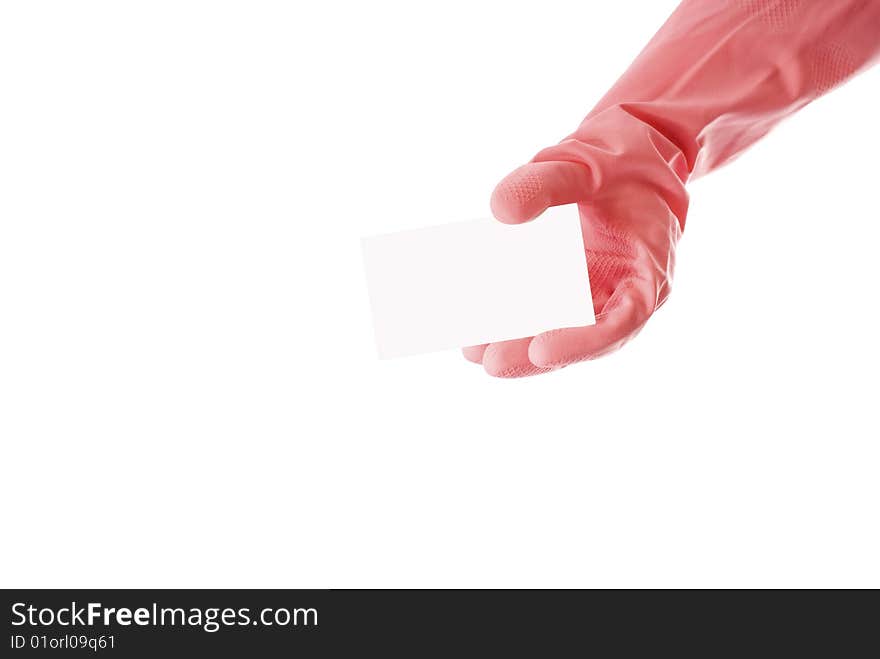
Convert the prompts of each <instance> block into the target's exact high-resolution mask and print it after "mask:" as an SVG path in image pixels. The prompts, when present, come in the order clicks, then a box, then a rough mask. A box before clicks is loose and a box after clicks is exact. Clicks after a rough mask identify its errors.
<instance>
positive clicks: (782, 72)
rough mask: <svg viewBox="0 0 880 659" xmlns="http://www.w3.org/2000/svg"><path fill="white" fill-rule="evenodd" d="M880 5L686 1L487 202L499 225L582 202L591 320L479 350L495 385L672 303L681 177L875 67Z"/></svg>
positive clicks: (613, 338) (472, 353)
mask: <svg viewBox="0 0 880 659" xmlns="http://www.w3.org/2000/svg"><path fill="white" fill-rule="evenodd" d="M878 53H880V0H685V1H684V2H682V3H681V5H679V7H678V8H677V9H676V10H675V12H674V13H673V14H672V16H671V17H670V18H669V20H668V21H667V22H666V23H665V24H664V25H663V27H662V28H661V29H660V31H659V32H658V33H657V34H656V35H655V36H654V38H653V39H652V40H651V41H650V43H649V44H648V46H647V47H646V48H645V49H644V50H643V51H642V53H641V54H640V55H639V56H638V57H637V58H636V60H635V62H633V64H632V66H631V67H630V68H629V70H628V71H627V72H626V74H624V76H623V77H622V78H621V79H620V80H619V81H618V82H617V84H615V86H614V87H613V88H612V89H611V90H610V91H609V92H608V94H607V95H606V96H605V97H604V98H603V99H602V100H601V101H600V102H599V104H598V105H597V106H596V108H595V109H593V111H592V112H590V114H589V115H588V116H587V118H586V119H584V121H583V123H581V125H580V127H579V128H578V129H577V131H575V132H574V133H573V134H572V135H571V136H569V137H568V138H566V139H565V140H563V141H562V142H560V143H559V144H557V145H556V146H553V147H550V148H548V149H545V150H543V151H541V152H540V153H538V155H536V156H535V157H534V158H533V159H532V161H531V162H530V163H528V164H527V165H524V166H522V167H520V168H518V169H516V170H514V171H513V172H512V173H511V174H510V175H508V176H507V177H506V178H505V179H504V180H502V181H501V183H499V184H498V187H497V188H496V189H495V191H494V193H493V194H492V202H491V203H492V212H493V213H494V214H495V216H496V217H497V218H498V219H499V220H501V221H502V222H506V223H510V224H517V223H520V222H528V221H529V220H532V219H534V218H535V217H537V216H538V215H540V214H541V213H542V212H543V211H544V210H546V209H547V207H549V206H555V205H559V204H568V203H575V202H576V203H578V207H579V209H580V216H581V224H582V226H583V234H584V249H585V250H586V254H587V263H588V267H589V274H590V283H591V285H592V290H593V304H594V308H595V310H596V324H595V325H593V326H590V327H576V328H564V329H558V330H553V331H550V332H545V333H543V334H539V335H538V336H536V337H528V338H523V339H516V340H513V341H503V342H499V343H492V344H489V345H488V346H486V345H483V346H473V347H470V348H465V349H464V355H465V357H466V358H467V359H469V360H471V361H474V362H477V363H482V364H483V366H484V367H485V369H486V371H487V372H489V373H490V374H491V375H495V376H499V377H521V376H526V375H535V374H538V373H544V372H547V371H549V370H552V369H554V368H559V367H562V366H565V365H567V364H571V363H574V362H578V361H583V360H586V359H594V358H596V357H600V356H602V355H604V354H607V353H609V352H611V351H613V350H616V349H618V348H620V347H621V346H622V345H623V344H625V343H626V342H627V341H628V340H629V339H631V338H632V337H633V336H635V335H636V334H637V333H638V332H639V330H640V329H641V328H642V326H643V325H644V324H645V322H646V321H647V320H648V318H649V317H650V316H651V314H652V313H654V311H655V310H656V309H657V308H658V307H659V306H660V305H661V304H663V302H664V301H665V300H666V298H667V297H668V296H669V291H670V283H671V280H672V271H673V265H674V262H675V246H676V244H677V242H678V239H679V237H680V236H681V232H682V229H683V228H684V223H685V216H686V214H687V208H688V195H687V191H686V190H685V183H686V182H687V181H688V180H689V178H691V177H693V176H698V175H701V174H705V173H707V172H709V171H711V170H713V169H715V168H717V167H719V166H720V165H722V164H724V163H726V162H728V161H730V160H731V159H732V158H734V157H736V156H737V155H738V154H740V153H741V152H742V151H744V150H745V149H746V148H747V147H748V146H750V145H751V144H753V143H754V142H755V141H757V140H758V139H760V138H761V137H763V136H764V135H765V134H766V133H767V132H768V131H769V130H770V129H771V128H772V127H773V126H774V125H775V124H776V123H778V122H779V121H781V120H782V119H783V118H785V117H786V116H788V115H790V114H792V113H793V112H795V111H797V110H799V109H800V108H802V107H803V106H805V105H806V104H808V103H809V102H810V101H812V100H814V99H816V98H818V97H819V96H821V95H822V94H824V93H826V92H828V91H830V90H831V89H832V88H834V87H835V86H837V85H838V84H840V83H841V82H843V81H844V80H846V79H847V78H849V77H851V76H852V75H854V74H855V73H857V72H858V71H860V70H862V69H864V68H866V67H867V66H868V65H870V64H871V63H873V60H874V59H875V58H876V56H877V55H878Z"/></svg>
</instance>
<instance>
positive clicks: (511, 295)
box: [363, 205, 595, 359]
mask: <svg viewBox="0 0 880 659" xmlns="http://www.w3.org/2000/svg"><path fill="white" fill-rule="evenodd" d="M363 251H364V261H365V265H366V271H367V285H368V287H369V292H370V304H371V306H372V310H373V324H374V327H375V331H376V343H377V346H378V348H379V356H380V357H381V358H383V359H387V358H391V357H402V356H404V355H413V354H417V353H422V352H433V351H435V350H444V349H447V348H457V347H461V346H469V345H477V344H481V343H490V342H492V341H504V340H507V339H515V338H520V337H524V336H532V335H534V334H538V333H540V332H544V331H547V330H550V329H555V328H558V327H579V326H583V325H592V324H593V323H595V317H594V315H593V303H592V297H591V295H590V282H589V278H588V276H587V262H586V257H585V256H584V244H583V239H582V237H581V226H580V220H579V218H578V211H577V206H574V205H570V206H557V207H554V208H550V209H549V210H547V211H546V212H545V213H544V214H543V215H541V217H539V218H538V219H537V220H535V221H533V222H529V223H527V224H520V225H505V224H502V223H501V222H498V221H497V220H492V219H486V220H473V221H470V222H455V223H452V224H443V225H439V226H433V227H427V228H424V229H416V230H413V231H401V232H399V233H392V234H386V235H380V236H371V237H369V238H364V239H363Z"/></svg>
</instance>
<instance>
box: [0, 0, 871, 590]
mask: <svg viewBox="0 0 880 659" xmlns="http://www.w3.org/2000/svg"><path fill="white" fill-rule="evenodd" d="M674 5H675V2H673V1H664V2H657V1H656V0H650V1H648V0H645V1H642V2H637V1H635V0H627V1H620V2H606V1H603V2H588V1H586V0H580V1H577V2H573V1H561V0H559V1H553V0H544V1H543V2H540V3H535V2H528V3H518V2H510V1H505V2H486V1H476V2H475V1H474V0H470V1H468V2H444V3H433V4H430V5H429V4H428V3H414V2H379V1H374V2H369V3H361V2H327V3H293V2H278V3H269V2H256V3H254V2H201V3H199V2H150V3H146V2H144V3H119V2H102V3H98V2H78V3H69V2H54V3H51V2H7V3H3V5H2V9H0V90H2V102H0V442H2V445H0V446H2V459H0V507H2V520H0V521H2V542H0V554H2V556H0V558H2V560H0V577H2V578H0V583H2V585H4V586H94V587H98V586H152V587H160V586H178V587H185V586H186V587H188V586H213V587H221V586H254V587H261V586H262V587H268V586H275V587H340V586H475V587H476V586H560V587H565V586H874V587H877V586H880V561H877V556H878V555H880V530H878V524H877V519H878V496H880V478H878V476H877V474H878V466H880V443H878V438H880V432H878V430H880V421H878V416H877V391H878V386H877V373H878V367H880V351H878V344H877V341H876V337H877V335H878V331H880V321H878V311H877V286H878V284H880V274H878V271H877V265H876V264H877V249H878V243H880V222H878V219H880V217H878V215H880V211H878V208H877V195H878V180H877V159H876V155H877V153H878V150H880V126H878V123H877V116H878V105H880V71H878V70H874V71H871V72H869V73H867V74H865V75H863V76H862V77H860V78H859V79H857V80H855V81H853V82H852V83H851V84H849V85H848V86H846V87H845V88H843V89H842V90H839V91H837V92H835V93H833V94H832V95H830V96H828V97H826V98H825V99H822V100H820V101H819V102H817V103H815V104H814V105H812V106H811V107H809V108H807V109H806V110H805V111H803V112H802V113H800V114H799V115H798V116H797V117H795V118H794V119H792V120H791V121H789V122H788V123H786V124H784V125H783V126H781V127H780V128H779V129H778V130H776V131H775V132H774V133H773V134H772V135H771V136H770V137H768V138H767V139H766V140H764V141H763V142H762V143H760V144H759V145H758V146H757V147H756V148H754V149H753V150H752V151H750V152H749V153H748V154H746V155H745V156H744V157H743V158H742V159H740V160H739V161H737V162H736V163H734V164H733V165H731V166H729V167H727V168H725V169H724V170H722V171H719V172H716V173H714V174H712V175H710V176H709V177H708V178H706V179H704V180H701V181H698V182H697V183H695V184H694V185H693V186H692V188H691V191H692V197H693V200H692V208H691V212H690V215H689V220H688V227H687V230H686V232H685V236H684V239H683V241H682V243H681V246H680V250H679V266H678V270H677V279H676V286H675V290H674V292H673V295H672V298H671V299H670V301H669V303H668V304H667V305H666V306H665V307H664V308H663V309H662V310H660V312H658V313H657V314H656V316H655V317H654V319H653V320H652V321H651V322H650V323H649V325H648V326H647V328H646V329H645V330H644V331H643V332H642V334H641V335H640V336H639V337H638V339H636V340H635V342H633V343H632V344H631V345H629V346H628V347H627V348H626V349H625V350H624V351H622V352H620V353H618V354H616V355H613V356H611V357H608V358H606V359H603V360H600V361H597V362H594V363H588V364H581V365H578V366H574V367H571V368H567V369H565V370H563V371H561V372H558V373H555V374H553V375H550V376H542V377H538V378H531V379H524V380H515V381H500V380H496V379H492V378H489V377H488V376H486V375H485V374H484V373H483V372H482V369H481V368H480V367H479V366H476V365H473V364H470V363H467V362H465V361H464V360H463V359H462V358H461V356H460V355H459V354H457V353H456V352H448V353H438V354H435V355H430V356H424V357H416V358H411V359H404V360H396V361H390V362H387V361H386V362H381V361H379V360H378V359H377V358H376V354H375V349H374V345H373V337H372V333H371V332H372V330H371V324H370V318H369V311H368V303H367V296H366V287H365V284H364V280H363V269H362V262H361V255H360V244H359V238H360V236H362V235H367V234H373V233H378V232H383V231H393V230H396V229H406V228H415V227H420V226H424V225H428V224H433V223H438V222H443V221H448V220H456V219H464V218H469V217H476V216H480V215H483V214H485V213H486V212H487V203H488V197H489V193H490V192H491V190H492V187H493V186H494V184H495V182H496V181H497V180H498V179H499V178H500V177H502V176H503V175H504V174H505V173H507V171H508V170H510V169H512V168H513V167H515V166H516V165H518V164H520V163H522V162H524V161H526V160H527V159H528V158H530V157H531V156H532V155H533V154H534V153H535V152H536V151H537V150H538V149H540V148H541V147H543V146H545V145H548V144H552V143H554V142H555V141H557V140H558V139H560V138H561V137H563V136H565V135H566V134H568V133H569V132H570V131H571V130H572V129H573V128H574V127H576V126H577V124H578V122H579V121H580V119H581V118H582V116H583V115H584V114H586V112H587V111H588V110H589V109H590V108H591V106H592V104H593V103H594V102H595V101H596V100H598V98H599V97H600V95H601V94H602V93H603V92H604V91H605V90H606V89H607V88H608V87H609V86H610V84H611V83H612V82H614V80H615V79H616V78H617V77H618V76H619V74H620V73H622V72H623V71H624V70H625V68H626V66H627V64H628V63H629V61H631V59H632V58H633V57H634V56H635V54H636V53H637V52H638V50H639V49H640V48H641V46H642V45H643V44H644V43H645V42H646V41H647V40H648V39H649V38H650V36H651V35H652V34H653V32H654V31H655V30H656V28H657V27H659V25H660V24H661V22H662V21H663V20H664V18H665V17H666V16H667V14H668V13H669V12H670V11H671V9H672V8H673V6H674Z"/></svg>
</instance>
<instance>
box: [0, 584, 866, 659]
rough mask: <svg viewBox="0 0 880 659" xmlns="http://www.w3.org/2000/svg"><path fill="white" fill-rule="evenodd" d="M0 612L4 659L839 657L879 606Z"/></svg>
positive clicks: (205, 598) (30, 601)
mask: <svg viewBox="0 0 880 659" xmlns="http://www.w3.org/2000/svg"><path fill="white" fill-rule="evenodd" d="M3 603H4V610H5V614H4V615H5V616H6V620H7V622H6V630H7V638H6V639H4V642H3V647H4V650H3V652H2V656H4V657H6V656H8V657H31V656H56V657H60V656H73V655H77V656H102V657H142V656H143V657H147V656H149V657H156V656H207V655H206V654H205V653H209V652H210V653H223V654H222V656H226V655H229V654H232V655H233V656H265V655H267V654H272V655H274V654H278V653H282V652H283V653H284V654H285V656H296V655H301V656H308V657H339V656H379V657H389V656H406V657H418V656H422V655H424V654H431V655H434V654H438V653H439V654H443V655H446V656H455V657H458V656H499V654H504V655H508V654H513V655H515V656H535V657H558V656H566V657H567V656H581V655H586V654H593V653H597V652H598V653H600V654H602V655H603V656H605V655H607V654H611V655H612V656H636V655H638V656H641V655H642V654H643V653H645V652H650V653H651V654H654V653H656V652H659V651H668V652H675V653H677V654H681V653H688V654H699V655H701V656H713V655H714V654H716V653H717V652H718V651H720V650H725V651H736V652H738V653H745V654H746V655H747V656H752V655H754V654H758V655H763V654H777V653H779V654H781V653H784V654H790V653H791V651H792V650H793V649H794V648H796V647H805V648H808V649H809V650H810V651H811V652H820V653H827V654H830V655H834V656H839V655H843V656H849V655H853V654H861V653H862V652H858V653H857V652H855V650H856V648H859V649H863V648H865V647H871V648H875V649H876V639H875V638H871V637H869V636H868V633H869V630H871V629H873V628H874V627H875V626H876V620H877V614H878V609H880V607H878V599H877V596H876V593H874V592H871V591H855V592H843V591H824V592H823V591H729V592H712V591H537V590H531V591H512V590H508V591H459V590H439V591H419V590H402V591H392V590H376V591H369V590H333V591H329V590H11V591H4V592H3ZM864 642H867V644H868V645H867V646H865V645H864Z"/></svg>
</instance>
